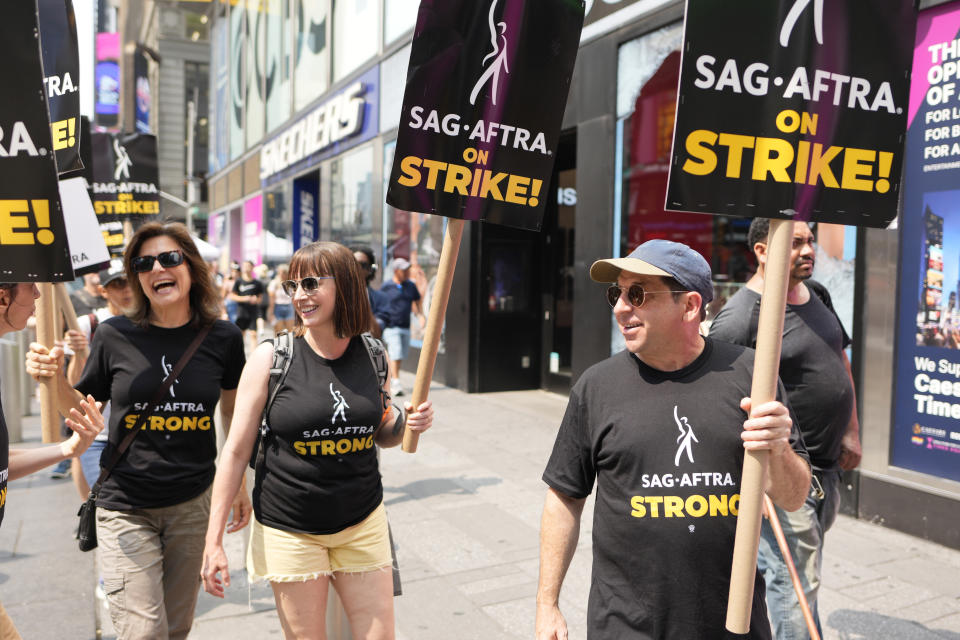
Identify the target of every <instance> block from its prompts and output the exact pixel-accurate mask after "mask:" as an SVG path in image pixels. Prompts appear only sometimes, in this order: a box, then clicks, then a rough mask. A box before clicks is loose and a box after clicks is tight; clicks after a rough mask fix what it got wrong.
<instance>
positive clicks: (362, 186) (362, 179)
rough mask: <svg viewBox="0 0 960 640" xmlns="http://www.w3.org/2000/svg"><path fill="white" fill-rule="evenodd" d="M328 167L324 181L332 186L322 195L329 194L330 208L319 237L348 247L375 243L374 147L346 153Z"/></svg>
mask: <svg viewBox="0 0 960 640" xmlns="http://www.w3.org/2000/svg"><path fill="white" fill-rule="evenodd" d="M328 166H329V171H326V172H324V178H325V180H326V179H329V187H327V188H321V192H322V193H325V194H327V195H326V198H328V202H329V207H330V209H329V216H324V218H325V219H324V220H323V223H322V227H323V233H322V234H321V236H320V237H321V238H323V239H324V240H333V241H334V242H339V243H340V244H344V245H347V246H350V245H353V244H362V245H370V244H372V242H373V147H371V146H369V145H368V146H365V147H362V148H360V149H358V150H356V151H351V152H349V153H345V154H343V155H341V156H340V157H338V158H336V159H334V160H332V161H330V163H329V165H328ZM327 174H328V175H329V177H327ZM324 186H325V187H326V185H324Z"/></svg>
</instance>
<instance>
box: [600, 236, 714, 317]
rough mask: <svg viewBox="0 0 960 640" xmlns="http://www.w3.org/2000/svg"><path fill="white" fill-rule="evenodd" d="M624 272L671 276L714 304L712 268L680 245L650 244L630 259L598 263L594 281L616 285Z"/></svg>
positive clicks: (668, 243)
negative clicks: (614, 283)
mask: <svg viewBox="0 0 960 640" xmlns="http://www.w3.org/2000/svg"><path fill="white" fill-rule="evenodd" d="M621 271H629V272H631V273H639V274H642V275H647V276H668V277H671V278H673V279H674V280H676V281H677V282H679V283H680V285H681V286H683V287H685V288H686V289H689V290H690V291H696V292H697V293H699V294H700V297H701V298H703V301H704V303H706V302H710V301H711V300H713V279H712V274H711V272H710V265H709V264H707V261H706V260H705V259H704V257H703V256H701V255H700V254H699V253H697V252H696V251H694V250H693V249H691V248H690V247H688V246H687V245H685V244H680V243H679V242H671V241H670V240H647V241H646V242H644V243H643V244H642V245H640V246H639V247H637V248H636V249H634V250H633V251H632V252H631V253H630V255H628V256H627V257H626V258H608V259H606V260H597V261H596V262H594V263H593V266H591V267H590V277H591V278H592V279H593V280H595V281H596V282H616V281H617V278H618V277H619V276H620V272H621Z"/></svg>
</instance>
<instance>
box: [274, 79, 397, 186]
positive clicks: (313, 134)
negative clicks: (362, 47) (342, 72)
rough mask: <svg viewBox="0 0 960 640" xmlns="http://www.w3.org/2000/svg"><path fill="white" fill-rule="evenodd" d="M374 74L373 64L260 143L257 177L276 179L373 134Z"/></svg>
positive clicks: (375, 131)
mask: <svg viewBox="0 0 960 640" xmlns="http://www.w3.org/2000/svg"><path fill="white" fill-rule="evenodd" d="M378 76H379V68H378V67H374V68H373V69H371V70H370V71H368V72H366V73H365V74H363V75H362V76H360V77H359V78H357V80H356V81H355V82H353V83H351V84H350V85H349V86H347V87H346V88H345V89H344V90H343V91H341V92H340V93H338V94H337V95H335V96H333V97H332V98H330V99H329V100H326V101H324V102H322V103H321V104H319V105H318V106H316V107H314V108H313V109H311V110H310V111H309V112H308V113H307V114H306V115H305V116H303V117H302V118H300V119H299V120H297V121H296V122H295V123H294V124H292V125H291V126H290V127H289V128H287V129H286V130H285V131H284V132H283V133H281V134H280V135H278V136H277V137H275V138H273V139H272V140H270V141H268V142H266V143H264V145H263V147H262V148H261V149H260V180H261V181H263V182H264V183H265V184H268V183H272V182H276V181H278V180H280V179H281V178H284V177H286V176H288V175H291V174H293V173H296V172H298V171H300V170H301V169H304V168H306V167H308V166H311V165H313V164H315V163H316V162H318V161H320V160H323V159H324V158H327V157H330V156H332V155H335V154H337V153H339V152H341V151H344V150H346V149H349V148H350V147H353V146H356V145H358V144H360V143H361V142H365V141H366V140H369V139H370V138H372V137H373V136H374V135H376V134H377V117H376V114H377V113H378V112H379V111H378V109H379V105H378V98H379V91H378V88H377V80H378Z"/></svg>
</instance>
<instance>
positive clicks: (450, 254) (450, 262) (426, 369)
mask: <svg viewBox="0 0 960 640" xmlns="http://www.w3.org/2000/svg"><path fill="white" fill-rule="evenodd" d="M462 238H463V220H460V219H459V218H450V219H449V220H448V221H447V231H446V233H445V234H444V238H443V248H442V249H441V250H440V264H439V265H438V267H437V280H436V282H435V283H434V285H433V295H432V297H431V302H430V316H429V317H428V318H427V326H426V328H425V330H424V334H423V347H421V349H420V361H419V362H418V363H417V378H416V380H415V381H414V383H413V398H412V400H411V403H412V404H413V408H414V410H416V408H417V407H419V406H420V405H421V404H422V403H423V402H425V401H426V399H427V394H428V393H429V391H430V381H431V380H432V379H433V367H434V365H435V364H436V363H437V350H438V349H439V348H440V335H441V333H442V332H443V319H444V317H445V316H446V315H447V302H448V301H449V300H450V286H451V285H452V284H453V272H454V270H455V269H456V267H457V256H458V255H460V240H461V239H462ZM419 441H420V435H419V434H417V433H415V432H413V431H411V430H410V429H407V430H406V431H404V433H403V450H404V451H406V452H407V453H415V452H416V451H417V443H418V442H419Z"/></svg>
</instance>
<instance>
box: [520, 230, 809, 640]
mask: <svg viewBox="0 0 960 640" xmlns="http://www.w3.org/2000/svg"><path fill="white" fill-rule="evenodd" d="M590 277H591V278H592V279H593V280H595V281H597V282H601V283H606V284H608V287H607V289H606V292H605V297H606V301H607V303H608V304H609V305H610V307H611V308H612V309H613V315H614V318H615V320H616V323H617V326H618V328H619V329H620V332H621V334H622V335H623V338H624V341H625V343H626V347H627V348H626V350H624V351H622V352H620V353H617V354H615V355H613V356H611V357H610V358H608V359H606V360H604V361H603V362H600V363H598V364H596V365H594V366H593V367H591V368H590V369H588V370H587V371H585V372H584V374H583V375H582V376H581V377H580V379H579V380H578V381H577V383H576V384H575V385H574V387H573V389H572V391H571V392H570V401H569V404H568V406H567V411H566V415H565V416H564V418H563V421H562V423H561V425H560V429H559V431H558V433H557V438H556V442H555V443H554V448H553V453H552V454H551V456H550V460H549V462H548V463H547V468H546V471H545V472H544V474H543V479H544V481H545V482H546V483H547V485H549V488H548V490H547V499H546V503H545V505H544V510H543V520H542V523H541V531H540V584H539V589H538V592H537V625H536V632H537V638H538V640H554V639H556V640H560V639H561V638H566V637H567V634H568V629H567V623H566V621H565V619H564V617H563V615H562V614H561V612H560V608H559V605H558V598H559V594H560V587H561V585H562V583H563V578H564V576H565V574H566V572H567V568H568V567H569V565H570V561H571V559H572V558H573V554H574V551H575V550H576V546H577V539H578V534H579V527H580V516H581V514H582V512H583V507H584V504H585V502H586V498H587V496H588V495H589V494H590V493H591V492H592V491H593V488H594V483H596V486H597V497H596V505H595V508H594V519H593V572H592V580H591V586H590V598H589V603H588V607H587V637H588V638H590V639H591V640H598V639H610V640H614V639H617V640H619V639H620V638H637V637H640V638H658V639H677V640H681V639H682V640H687V639H689V638H697V639H698V640H713V639H716V640H721V639H723V638H727V637H729V634H727V633H726V632H725V630H724V619H725V615H726V608H727V593H728V589H729V581H730V568H731V562H732V556H733V541H734V534H735V531H736V516H737V512H738V507H739V504H740V473H741V469H742V467H743V457H744V449H750V450H761V449H762V450H767V451H769V452H770V472H769V474H768V478H767V485H766V491H767V493H768V494H769V495H770V497H771V498H772V499H773V501H774V502H775V503H776V504H777V505H779V506H781V507H782V508H784V509H787V510H795V509H797V508H799V507H800V506H801V505H802V504H803V501H804V498H805V497H806V493H807V488H808V487H809V486H810V462H809V458H808V457H807V453H806V451H805V449H804V447H803V441H802V439H801V438H800V436H799V434H798V431H797V429H796V427H795V421H793V420H792V419H791V414H790V412H789V409H788V408H787V407H786V406H785V405H783V404H782V403H780V402H770V403H767V404H764V405H762V406H759V407H757V408H756V410H754V411H753V413H752V416H751V417H748V413H749V412H750V401H749V398H748V396H749V395H750V384H751V378H752V373H753V351H752V350H751V349H746V348H744V347H740V346H734V345H730V344H726V343H720V342H714V341H712V340H711V339H710V338H706V337H703V336H701V335H700V333H699V326H700V321H701V319H702V317H703V306H704V305H705V304H706V303H707V302H709V301H710V300H712V299H713V284H712V279H711V273H710V265H709V264H708V263H707V261H706V260H704V259H703V257H702V256H701V255H700V254H698V253H697V252H695V251H693V250H692V249H690V248H689V247H687V246H686V245H683V244H679V243H676V242H670V241H667V240H650V241H648V242H645V243H644V244H642V245H640V246H639V247H637V248H636V249H635V250H634V251H633V252H632V253H630V255H628V256H627V257H625V258H610V259H607V260H598V261H597V262H595V263H594V264H593V266H592V267H591V268H590ZM598 297H599V296H598ZM598 302H599V301H598ZM778 397H783V390H782V388H781V389H780V390H779V393H778ZM573 635H582V632H581V633H577V632H575V633H574V634H573ZM746 637H749V638H756V639H763V640H767V639H769V638H770V625H769V622H768V621H767V616H766V607H765V605H764V586H763V578H762V576H761V575H760V574H759V573H757V576H756V582H755V588H754V594H753V618H752V620H751V625H750V634H749V635H748V636H746Z"/></svg>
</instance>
